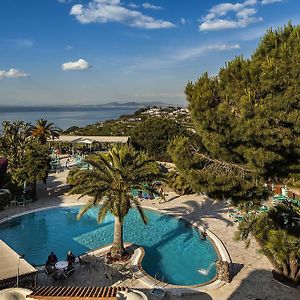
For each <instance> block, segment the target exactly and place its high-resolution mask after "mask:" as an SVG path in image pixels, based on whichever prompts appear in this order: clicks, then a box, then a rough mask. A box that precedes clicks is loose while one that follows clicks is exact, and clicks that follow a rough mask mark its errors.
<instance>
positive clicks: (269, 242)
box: [235, 203, 300, 283]
mask: <svg viewBox="0 0 300 300" xmlns="http://www.w3.org/2000/svg"><path fill="white" fill-rule="evenodd" d="M299 220H300V214H299V211H298V208H296V207H294V206H293V205H291V204H290V203H282V204H281V205H277V206H275V207H274V208H272V209H270V210H269V211H268V212H267V213H262V214H260V215H258V216H255V215H248V216H246V217H245V218H244V220H243V221H242V222H241V223H240V225H239V227H238V231H237V232H236V236H235V238H236V240H243V241H246V245H247V246H248V245H249V243H250V239H249V238H250V235H252V236H253V237H254V238H255V240H256V241H257V242H258V244H259V246H260V248H261V252H262V253H263V254H264V255H266V257H267V258H268V259H269V261H270V262H271V264H272V265H273V267H274V269H275V271H276V272H277V274H280V275H281V276H283V277H285V278H288V279H289V280H291V281H293V282H295V283H299V282H300V238H299Z"/></svg>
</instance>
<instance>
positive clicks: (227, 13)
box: [0, 0, 300, 106]
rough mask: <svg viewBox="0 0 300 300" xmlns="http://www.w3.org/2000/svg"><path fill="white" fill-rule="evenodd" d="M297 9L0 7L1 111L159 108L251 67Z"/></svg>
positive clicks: (265, 4) (148, 2)
mask: <svg viewBox="0 0 300 300" xmlns="http://www.w3.org/2000/svg"><path fill="white" fill-rule="evenodd" d="M299 11H300V0H240V1H236V0H227V1H226V0H225V1H222V0H128V1H127V0H26V1H25V0H1V9H0V28H1V30H0V105H2V106H3V105H38V106H47V105H68V104H70V105H72V104H102V103H107V102H111V101H118V102H127V101H136V102H146V101H162V102H166V103H172V104H183V105H184V104H185V103H186V100H185V95H184V89H185V86H186V84H187V82H188V81H195V80H197V79H198V78H199V77H200V76H201V74H203V73H204V72H208V73H209V74H210V75H216V74H217V73H218V70H219V69H220V68H221V67H223V66H224V64H225V62H226V61H229V60H231V59H233V58H234V57H235V56H238V55H243V56H244V57H250V55H251V53H253V51H254V50H255V49H256V47H257V45H258V43H259V41H260V39H261V37H262V36H263V34H264V32H265V31H266V30H267V29H268V28H271V27H272V28H277V27H280V26H283V25H284V24H286V23H287V22H288V21H289V20H291V21H292V23H293V24H294V25H296V24H299V23H300V14H299Z"/></svg>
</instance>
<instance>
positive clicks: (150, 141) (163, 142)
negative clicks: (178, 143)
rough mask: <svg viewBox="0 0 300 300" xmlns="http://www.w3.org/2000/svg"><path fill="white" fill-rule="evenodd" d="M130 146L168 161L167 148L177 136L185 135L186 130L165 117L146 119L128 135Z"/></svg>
mask: <svg viewBox="0 0 300 300" xmlns="http://www.w3.org/2000/svg"><path fill="white" fill-rule="evenodd" d="M130 135H131V138H132V144H133V146H134V147H135V148H137V149H139V150H144V151H146V152H147V153H148V154H149V155H150V156H152V157H154V158H156V159H162V160H164V159H170V158H169V155H168V153H167V147H168V145H169V143H170V141H171V140H172V139H173V138H174V137H176V136H178V135H187V131H186V129H185V128H184V127H183V126H182V125H181V124H180V123H178V122H176V121H175V120H172V119H169V118H165V117H151V118H147V119H146V120H145V121H143V122H142V123H140V124H138V125H137V126H135V128H134V129H133V130H132V131H131V133H130Z"/></svg>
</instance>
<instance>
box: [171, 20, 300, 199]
mask: <svg viewBox="0 0 300 300" xmlns="http://www.w3.org/2000/svg"><path fill="white" fill-rule="evenodd" d="M299 78H300V26H296V27H294V26H292V25H291V24H288V25H287V26H286V27H284V28H283V29H279V30H277V31H271V30H270V31H268V32H267V33H266V35H265V37H264V38H263V39H262V41H261V43H260V45H259V47H258V48H257V50H256V51H255V53H254V54H253V55H252V57H251V59H249V60H246V59H244V58H242V57H237V58H235V59H234V60H232V61H231V62H229V63H227V64H226V65H225V67H224V68H222V69H221V70H220V72H219V74H218V76H216V77H209V76H208V74H207V73H205V74H203V75H202V76H201V77H200V78H199V80H198V81H197V82H195V83H191V82H190V83H188V85H187V87H186V95H187V100H188V102H189V109H190V113H191V118H192V121H193V122H194V125H195V128H196V131H197V134H198V135H199V136H200V138H201V140H202V143H203V146H204V148H203V149H198V148H197V147H196V148H195V147H193V146H191V145H190V143H189V141H187V140H182V141H177V142H178V143H179V144H180V145H179V144H178V145H176V144H175V143H173V144H172V147H171V149H170V153H171V156H172V159H173V160H174V161H175V163H176V164H177V167H178V169H179V171H180V172H181V173H182V174H184V176H185V177H188V178H189V180H191V185H192V187H193V188H194V189H196V190H202V191H208V192H210V193H211V194H213V195H218V194H219V195H220V196H221V195H222V196H225V197H230V195H231V197H233V198H236V200H256V199H260V198H262V197H263V195H264V191H263V189H262V187H261V186H262V183H263V182H265V181H267V180H268V179H270V178H272V179H274V180H276V179H277V180H278V178H280V179H285V178H287V177H288V176H289V177H291V176H293V174H297V173H299V154H300V147H299V145H300V143H299V142H300V137H299V131H300V114H299V108H300V80H299Z"/></svg>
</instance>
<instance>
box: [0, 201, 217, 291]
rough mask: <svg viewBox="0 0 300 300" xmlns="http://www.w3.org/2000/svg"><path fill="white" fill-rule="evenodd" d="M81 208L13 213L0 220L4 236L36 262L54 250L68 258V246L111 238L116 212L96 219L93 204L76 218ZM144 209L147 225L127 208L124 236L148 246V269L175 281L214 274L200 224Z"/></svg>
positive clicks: (82, 247) (212, 254) (86, 246)
mask: <svg viewBox="0 0 300 300" xmlns="http://www.w3.org/2000/svg"><path fill="white" fill-rule="evenodd" d="M79 209H80V207H78V206H75V207H65V208H52V209H46V210H42V211H37V212H33V213H29V214H26V215H23V216H20V217H17V218H14V219H11V220H9V221H7V222H5V223H2V224H0V239H3V240H4V241H5V242H6V243H7V244H8V245H9V246H10V247H12V248H13V249H14V250H16V251H17V252H18V253H19V254H25V256H26V260H27V261H29V262H30V263H33V264H37V265H42V264H44V263H45V261H46V259H47V257H48V255H49V252H50V251H54V252H55V253H56V255H57V256H58V258H59V259H65V257H66V253H67V251H68V250H72V251H73V253H74V254H76V255H79V254H82V253H84V252H86V251H87V250H91V249H95V248H99V247H102V246H104V245H107V244H110V243H112V240H113V226H114V218H113V216H112V215H110V214H109V215H107V216H106V218H105V220H104V221H103V223H102V224H97V222H96V217H97V212H98V209H96V208H95V209H91V210H90V211H88V212H87V214H86V215H84V216H83V217H82V218H81V220H80V221H77V220H76V215H77V213H78V210H79ZM145 214H146V216H147V218H148V224H147V225H144V224H143V222H142V221H141V219H140V216H139V215H138V212H137V211H136V210H135V209H132V210H131V211H130V212H129V214H128V215H127V216H126V218H125V224H124V241H126V242H129V243H135V244H137V245H140V246H142V247H143V248H144V250H145V257H144V259H143V261H142V267H143V269H144V270H145V271H146V272H147V273H148V274H150V275H151V276H153V277H154V276H157V277H159V278H160V279H163V280H164V281H165V282H168V283H171V284H175V285H197V284H201V283H205V282H208V281H210V280H211V279H213V278H214V277H215V275H216V267H215V264H214V262H215V260H216V259H217V258H218V256H217V253H216V251H215V249H214V247H213V245H212V243H211V242H210V241H209V239H206V241H202V240H201V239H200V238H199V233H198V230H197V229H195V228H194V227H192V226H190V225H189V224H188V223H186V222H185V221H183V220H178V219H176V218H174V217H171V216H168V215H165V214H160V213H158V212H155V211H152V210H145Z"/></svg>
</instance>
